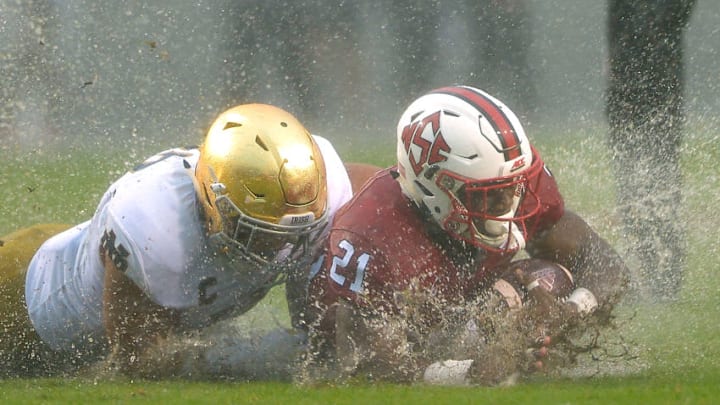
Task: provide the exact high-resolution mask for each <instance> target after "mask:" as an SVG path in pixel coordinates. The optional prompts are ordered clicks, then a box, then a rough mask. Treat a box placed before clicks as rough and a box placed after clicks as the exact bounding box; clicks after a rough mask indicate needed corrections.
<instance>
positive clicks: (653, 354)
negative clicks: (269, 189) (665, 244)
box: [0, 127, 720, 404]
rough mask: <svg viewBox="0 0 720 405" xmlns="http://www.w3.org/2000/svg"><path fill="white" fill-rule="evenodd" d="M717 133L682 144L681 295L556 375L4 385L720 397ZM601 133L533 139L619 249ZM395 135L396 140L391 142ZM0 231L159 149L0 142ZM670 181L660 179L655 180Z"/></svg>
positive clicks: (276, 314)
mask: <svg viewBox="0 0 720 405" xmlns="http://www.w3.org/2000/svg"><path fill="white" fill-rule="evenodd" d="M719 137H720V136H719V135H718V131H717V130H714V129H708V128H702V127H697V128H693V130H692V131H691V135H689V136H688V137H687V139H686V142H685V144H684V147H683V155H682V156H683V158H682V164H683V173H684V176H685V184H686V186H685V188H684V192H685V197H686V201H684V202H678V203H679V204H683V206H684V209H683V210H682V212H683V216H682V218H678V219H677V220H678V221H685V222H686V223H687V228H688V238H689V239H688V243H689V248H690V250H689V257H688V266H687V280H686V283H685V285H684V286H683V289H682V291H681V294H680V297H679V298H678V299H677V300H676V301H674V302H668V303H655V302H647V301H639V302H627V303H625V304H623V306H622V308H621V309H620V312H619V313H620V316H619V320H620V322H619V325H618V329H617V330H616V331H614V332H613V333H615V334H616V336H617V338H616V339H614V341H613V344H612V349H611V350H610V351H608V352H606V353H604V355H602V353H601V355H600V356H596V357H597V358H594V357H591V356H589V357H588V358H587V359H584V362H582V364H581V367H578V368H577V369H575V370H570V371H568V372H567V373H563V375H561V376H557V377H552V378H551V377H544V376H536V377H533V378H531V379H529V380H528V381H524V382H522V383H521V384H519V385H515V386H512V387H504V388H478V387H457V388H453V387H430V386H396V385H385V384H383V385H367V384H362V383H357V384H355V383H353V384H348V385H343V386H330V385H322V386H296V385H293V384H282V383H240V382H190V381H172V380H171V381H130V380H125V379H121V378H110V379H105V378H93V376H83V377H72V378H49V379H11V380H4V381H0V402H2V403H3V404H10V403H81V402H88V403H145V402H146V403H294V404H303V403H333V404H342V403H473V402H482V403H503V404H510V403H578V404H580V403H582V404H594V403H598V404H599V403H603V404H607V403H657V404H663V403H692V404H702V403H708V404H710V403H716V402H717V398H718V397H719V396H720V385H719V384H718V381H720V299H719V298H720V261H719V260H718V257H719V256H718V253H719V252H718V240H719V239H720V230H719V229H720V212H719V211H718V209H717V206H718V201H720V163H719V162H720V148H717V146H714V145H716V144H717V141H718V138H719ZM603 139H604V134H603V133H602V131H598V132H597V133H592V132H588V133H576V132H575V133H573V134H555V135H548V136H543V137H536V138H535V139H534V141H535V143H536V146H537V147H538V149H539V150H540V152H541V153H542V154H543V156H544V159H545V161H546V163H548V165H549V166H550V168H551V169H552V170H553V172H554V174H555V175H556V177H557V178H558V182H559V184H560V187H561V191H562V192H563V194H564V196H565V198H566V201H567V205H568V207H570V208H571V209H573V210H575V211H577V212H579V213H580V214H582V215H583V216H584V217H585V218H586V219H587V220H588V222H589V223H590V224H591V225H592V226H594V227H595V228H596V229H597V230H598V231H599V232H600V233H601V234H602V235H603V236H604V237H605V238H606V239H608V240H610V241H611V242H613V243H614V244H615V245H616V246H618V247H619V248H621V249H622V248H627V246H624V245H623V242H624V240H623V237H622V231H621V228H620V223H619V221H618V219H617V216H616V214H615V211H614V209H615V207H614V194H615V189H614V183H613V179H612V174H611V172H610V170H609V165H608V159H609V157H608V156H607V150H606V148H605V145H604V144H603ZM389 142H391V140H390V141H389ZM373 148H375V149H368V148H367V147H362V148H360V147H358V146H357V145H351V146H349V147H347V148H343V147H342V146H339V147H338V149H339V150H340V153H341V155H342V157H343V158H344V159H345V160H348V161H369V162H372V163H376V164H380V165H387V164H391V163H392V161H393V155H394V153H393V151H394V145H393V144H392V143H387V144H383V143H382V142H380V143H377V144H376V145H375V146H374V147H373ZM2 151H3V156H5V157H4V158H3V159H4V164H3V168H2V169H0V173H1V175H0V188H1V189H2V190H3V193H2V195H0V207H2V215H1V216H0V235H4V234H7V233H10V232H12V231H13V230H15V229H17V228H20V227H24V226H27V225H31V224H34V223H40V222H64V223H77V222H81V221H84V220H86V219H87V218H89V217H90V216H91V215H92V213H93V211H94V208H95V204H97V202H98V201H99V199H100V196H101V195H102V193H103V192H104V191H105V189H106V187H107V186H108V185H109V184H110V182H111V181H112V180H113V179H115V178H117V177H118V176H119V175H121V174H122V172H124V171H125V170H126V169H127V168H130V167H132V166H133V165H134V164H135V163H138V162H139V161H141V160H143V158H144V157H146V155H148V156H149V155H150V154H152V153H153V152H156V151H155V150H152V151H146V152H140V151H132V153H130V152H128V151H119V152H117V151H116V152H114V153H113V152H109V151H80V150H76V151H62V152H47V151H45V152H42V153H41V152H38V151H25V150H23V151H13V150H7V149H3V150H2ZM658 181H662V179H658ZM283 309H284V302H283V299H282V293H281V291H279V290H275V291H273V293H271V295H270V296H269V297H268V299H267V300H266V301H265V302H264V303H262V304H261V305H259V306H258V307H256V308H255V309H254V310H253V311H252V312H251V313H250V314H248V315H247V316H245V320H244V321H245V322H249V323H250V324H255V325H261V324H264V323H267V322H274V323H284V322H287V320H286V315H285V314H284V310H283Z"/></svg>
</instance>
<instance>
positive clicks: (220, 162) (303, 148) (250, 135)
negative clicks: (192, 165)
mask: <svg viewBox="0 0 720 405" xmlns="http://www.w3.org/2000/svg"><path fill="white" fill-rule="evenodd" d="M195 176H196V178H197V181H198V185H199V188H200V190H199V192H200V198H201V200H202V202H203V206H204V208H205V212H206V215H207V217H208V220H209V228H210V231H211V232H224V233H227V234H229V236H231V237H233V236H232V235H231V234H232V233H233V232H235V230H234V229H227V228H230V227H235V226H236V224H235V222H234V221H237V220H238V218H240V219H241V220H242V218H245V219H248V220H250V221H252V222H253V223H254V225H255V226H258V225H259V226H260V227H263V226H264V225H266V226H267V227H269V228H273V227H274V226H279V227H280V228H278V229H280V232H286V231H290V232H292V230H293V229H294V228H300V227H305V226H308V225H312V224H314V223H316V222H317V221H318V220H320V219H322V218H324V217H325V212H326V209H327V182H326V174H325V164H324V161H323V159H322V155H321V153H320V149H319V148H318V145H317V144H316V143H315V141H314V140H313V138H312V136H311V135H310V133H309V132H308V131H307V130H306V129H305V127H304V126H303V125H302V124H301V123H300V122H299V121H298V120H297V119H296V118H295V117H294V116H292V115H291V114H290V113H288V112H286V111H284V110H282V109H280V108H277V107H273V106H270V105H265V104H247V105H240V106H237V107H233V108H231V109H229V110H227V111H225V112H223V113H222V114H221V115H220V116H219V117H218V118H217V119H216V120H215V122H214V123H213V124H212V126H211V127H210V130H209V131H208V133H207V136H206V138H205V140H204V142H203V144H202V146H201V148H200V159H199V161H198V164H197V168H196V171H195ZM227 205H230V206H232V207H233V209H232V210H228V209H227ZM275 231H277V230H275ZM275 231H274V232H275Z"/></svg>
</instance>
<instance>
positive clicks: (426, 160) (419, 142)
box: [401, 111, 450, 175]
mask: <svg viewBox="0 0 720 405" xmlns="http://www.w3.org/2000/svg"><path fill="white" fill-rule="evenodd" d="M440 114H441V111H438V112H435V113H433V114H430V115H428V116H427V117H425V118H423V119H422V120H421V121H414V122H412V123H410V125H407V126H406V127H405V128H403V131H402V136H401V138H402V142H403V146H404V148H405V152H407V154H408V159H409V160H410V165H411V166H412V168H413V171H414V172H415V175H418V174H420V172H421V171H422V168H423V165H425V164H427V165H432V164H435V163H438V162H443V161H446V160H447V157H446V156H444V155H441V154H440V151H443V152H445V153H448V152H450V147H449V146H448V144H447V142H445V138H443V135H442V132H440ZM428 125H429V126H430V130H431V134H432V137H433V139H432V140H428V139H425V138H423V137H422V135H423V133H424V132H425V128H426V127H427V126H428ZM412 145H415V146H417V147H418V148H420V156H417V157H416V156H415V154H414V153H413V151H411V150H410V147H411V146H412Z"/></svg>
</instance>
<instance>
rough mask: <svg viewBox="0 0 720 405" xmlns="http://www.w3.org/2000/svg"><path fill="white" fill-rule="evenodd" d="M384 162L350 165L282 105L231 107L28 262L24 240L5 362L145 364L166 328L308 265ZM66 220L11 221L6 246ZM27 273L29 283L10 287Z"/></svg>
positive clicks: (256, 293) (235, 301)
mask: <svg viewBox="0 0 720 405" xmlns="http://www.w3.org/2000/svg"><path fill="white" fill-rule="evenodd" d="M374 170H375V167H373V166H370V165H363V164H354V165H353V164H348V165H347V168H346V166H345V165H343V163H342V161H341V160H340V157H339V156H338V154H337V152H336V151H335V149H334V148H333V146H332V145H331V144H330V142H328V141H327V140H326V139H324V138H321V137H319V136H315V135H311V134H310V133H309V132H308V131H307V130H306V129H305V128H304V126H303V125H302V124H301V123H300V122H299V121H298V120H297V119H296V118H295V117H293V116H292V115H291V114H289V113H288V112H286V111H284V110H282V109H280V108H277V107H273V106H269V105H265V104H247V105H240V106H237V107H234V108H231V109H229V110H227V111H225V112H223V113H222V114H221V115H220V116H218V118H217V119H216V120H215V122H214V123H213V124H212V126H211V127H210V129H209V131H208V133H207V136H206V137H205V140H204V141H203V143H202V145H201V146H200V147H199V148H178V149H171V150H167V151H164V152H161V153H159V154H157V155H155V156H153V157H151V158H150V159H148V160H147V161H146V162H144V163H143V164H141V165H139V166H137V167H136V168H135V169H134V170H132V171H130V172H128V173H127V174H125V175H124V176H122V177H121V178H120V179H118V180H117V181H116V182H115V183H113V184H112V185H111V186H110V188H109V189H108V190H107V191H106V193H105V194H104V195H103V197H102V199H101V201H100V204H99V205H98V207H97V210H96V211H95V214H94V215H93V217H92V218H91V219H90V220H88V221H86V222H84V223H82V224H79V225H76V226H73V227H70V228H69V229H67V230H64V231H62V232H60V233H59V234H57V235H55V236H52V237H51V238H50V239H48V240H47V241H46V242H44V243H42V245H41V246H40V248H39V249H38V250H37V252H36V253H35V254H34V256H33V257H32V260H31V261H30V264H29V266H28V267H27V273H26V275H24V274H23V273H24V271H23V270H24V269H20V268H18V264H20V263H22V258H21V257H20V259H19V260H18V256H17V254H16V253H13V254H15V257H14V262H15V265H12V266H11V265H9V261H8V264H4V265H3V267H2V268H1V269H0V277H1V278H0V282H1V283H2V284H1V285H0V287H3V288H2V298H3V300H6V303H4V308H0V309H6V308H8V309H10V310H6V311H4V314H5V315H0V317H4V318H2V319H0V326H5V328H6V330H10V331H14V334H13V337H12V338H9V337H8V336H6V337H5V338H4V339H3V342H2V343H1V344H0V350H3V353H0V359H2V360H1V361H0V367H4V368H5V369H10V370H11V371H12V372H16V373H19V374H34V373H37V372H38V371H40V372H43V371H47V370H50V371H52V367H53V366H54V365H58V364H62V363H67V360H68V359H69V360H70V363H81V364H82V363H85V361H86V360H87V359H95V358H96V357H97V356H102V355H104V354H105V353H107V352H108V349H110V350H111V352H112V354H113V357H112V358H113V361H114V362H115V364H116V365H117V366H118V367H119V368H120V369H121V370H123V371H127V372H134V371H138V370H136V368H137V365H138V364H141V363H142V362H141V361H140V359H141V358H142V356H143V353H144V351H145V350H146V349H147V348H148V347H149V346H151V345H153V343H155V342H157V341H158V340H159V339H162V338H164V337H166V336H168V335H169V334H172V333H175V332H184V331H191V330H198V329H200V328H203V327H206V326H208V325H210V324H213V323H215V322H216V321H219V320H222V319H227V318H230V317H233V316H236V315H239V314H242V313H244V312H246V311H248V310H249V309H250V308H252V307H253V306H254V305H255V304H257V303H258V302H259V301H260V300H261V299H262V298H263V297H264V296H265V295H266V293H267V292H268V291H269V290H270V289H271V288H272V287H273V286H275V285H277V284H278V283H280V282H282V281H284V280H285V278H286V277H287V276H288V275H289V274H291V273H292V272H293V270H294V269H298V268H304V267H307V266H308V260H309V254H308V253H309V250H310V249H311V247H312V246H313V245H315V244H317V243H319V241H321V240H322V238H323V237H324V236H325V235H326V225H327V224H328V222H329V220H330V219H331V218H332V217H333V215H334V214H335V212H336V211H337V210H338V208H340V206H341V205H342V204H344V203H345V202H346V201H347V200H348V199H349V198H350V197H351V196H352V192H353V187H356V188H357V187H358V186H359V185H360V184H362V182H363V181H364V179H365V178H367V177H368V176H369V175H370V174H372V173H373V172H374ZM349 174H350V175H349ZM351 176H352V178H351ZM57 230H58V228H57V227H50V228H43V227H39V228H36V229H33V228H30V229H28V230H24V231H22V232H19V233H15V234H11V235H9V236H8V237H6V238H4V240H6V243H4V246H2V247H0V249H2V251H0V255H3V256H4V255H5V254H6V252H7V253H8V254H10V253H9V252H10V249H11V248H17V247H18V246H21V245H23V244H24V243H25V246H22V247H21V248H23V249H27V248H28V247H30V246H33V245H34V246H37V245H38V244H39V243H40V242H41V241H42V240H44V239H45V238H46V237H47V236H48V235H47V234H46V233H44V232H50V233H55V232H57ZM23 238H24V239H23ZM28 241H29V242H28ZM20 256H22V255H20ZM23 275H24V276H25V285H24V291H22V288H20V287H19V286H18V285H15V288H14V289H10V288H9V287H6V286H10V287H12V286H13V285H14V284H13V282H14V283H15V284H19V283H18V279H19V278H21V276H23ZM287 290H288V291H293V290H296V291H297V290H298V288H288V289H287ZM300 290H302V288H300ZM23 292H24V294H23ZM23 295H24V299H25V303H26V305H27V311H24V309H23V308H22V307H23V305H22V302H21V299H22V298H18V296H19V297H22V296H23ZM293 301H294V299H293V297H289V304H290V305H292V303H293ZM27 315H29V317H28V316H27ZM48 362H50V363H53V364H47V363H48ZM3 363H4V364H3ZM38 367H50V369H47V370H46V369H40V370H38ZM3 373H6V371H3Z"/></svg>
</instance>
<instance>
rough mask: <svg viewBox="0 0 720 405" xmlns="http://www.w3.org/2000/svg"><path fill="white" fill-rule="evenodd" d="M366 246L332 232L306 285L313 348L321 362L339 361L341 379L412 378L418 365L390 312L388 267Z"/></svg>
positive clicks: (347, 234) (348, 235)
mask: <svg viewBox="0 0 720 405" xmlns="http://www.w3.org/2000/svg"><path fill="white" fill-rule="evenodd" d="M370 246H371V245H370V244H369V243H368V241H367V240H365V238H363V237H361V236H358V235H354V234H352V233H350V232H345V231H342V230H333V231H331V234H330V237H329V238H328V239H327V241H326V249H325V257H324V260H323V264H322V266H321V268H320V270H319V272H318V273H317V275H316V276H315V277H314V278H313V280H312V282H311V285H310V291H309V299H308V304H309V305H308V308H307V311H306V313H307V314H308V315H309V318H308V327H309V336H310V341H311V351H312V353H313V354H317V355H318V356H319V360H320V362H323V361H330V363H335V364H337V365H338V367H339V369H338V373H339V374H340V375H342V376H345V377H351V376H358V375H372V376H373V377H374V378H377V379H380V380H389V381H410V380H412V379H413V378H414V375H413V373H414V372H415V371H416V370H417V367H416V365H415V364H414V363H413V358H412V356H410V350H409V349H408V348H409V342H408V339H407V335H406V333H405V332H406V331H405V327H404V326H403V322H402V320H401V319H398V318H397V315H394V314H393V313H392V312H391V311H389V310H388V308H389V307H392V305H393V303H392V302H391V301H390V300H392V294H391V292H388V290H389V289H391V287H388V284H391V282H390V280H386V279H383V277H382V274H385V273H386V271H385V270H386V269H387V268H389V267H388V266H387V264H386V263H385V258H384V256H383V255H382V253H381V250H380V249H371V248H370ZM368 252H373V254H372V255H371V254H369V253H368ZM406 349H407V350H406Z"/></svg>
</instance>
